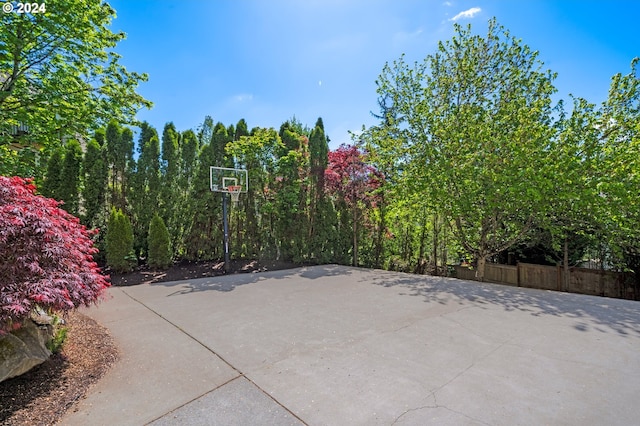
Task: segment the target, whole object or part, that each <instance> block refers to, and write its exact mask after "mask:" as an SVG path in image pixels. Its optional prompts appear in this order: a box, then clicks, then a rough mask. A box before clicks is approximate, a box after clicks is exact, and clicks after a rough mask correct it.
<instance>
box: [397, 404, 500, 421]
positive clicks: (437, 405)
mask: <svg viewBox="0 0 640 426" xmlns="http://www.w3.org/2000/svg"><path fill="white" fill-rule="evenodd" d="M434 399H435V397H434ZM434 408H435V409H438V408H444V409H445V410H447V411H451V412H452V413H455V414H459V415H461V416H462V417H465V418H467V419H469V420H471V421H473V422H476V423H480V424H483V425H486V426H491V424H490V423H487V422H484V421H482V420H480V419H477V418H475V417H471V416H469V415H468V414H465V413H463V412H460V411H456V410H453V409H451V408H449V407H447V406H446V405H440V404H437V403H436V404H435V405H422V406H420V407H416V408H410V409H408V410H406V411H405V412H404V413H402V414H400V415H399V416H398V417H396V418H395V419H394V421H393V422H392V423H391V426H393V425H395V424H397V423H398V422H399V421H400V419H402V417H404V416H406V415H407V414H409V413H412V412H415V411H420V410H424V409H434Z"/></svg>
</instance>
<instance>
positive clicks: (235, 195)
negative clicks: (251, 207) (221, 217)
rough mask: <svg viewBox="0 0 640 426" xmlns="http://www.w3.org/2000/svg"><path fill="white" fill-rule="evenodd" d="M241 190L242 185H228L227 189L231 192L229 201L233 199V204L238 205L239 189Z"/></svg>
mask: <svg viewBox="0 0 640 426" xmlns="http://www.w3.org/2000/svg"><path fill="white" fill-rule="evenodd" d="M241 190H242V185H228V186H227V191H228V192H229V194H231V201H233V205H234V206H237V205H238V200H240V191H241Z"/></svg>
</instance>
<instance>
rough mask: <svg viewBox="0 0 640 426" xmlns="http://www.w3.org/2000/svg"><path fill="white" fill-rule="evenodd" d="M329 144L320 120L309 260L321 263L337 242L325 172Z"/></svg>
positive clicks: (315, 135) (314, 134) (314, 138)
mask: <svg viewBox="0 0 640 426" xmlns="http://www.w3.org/2000/svg"><path fill="white" fill-rule="evenodd" d="M328 154H329V142H328V138H327V137H326V136H325V132H324V123H323V122H322V118H318V120H317V121H316V125H315V127H314V128H313V130H312V131H311V135H310V136H309V162H310V174H309V178H310V185H309V189H310V197H309V256H310V258H312V259H316V260H317V261H319V262H320V263H323V262H326V261H327V260H328V259H329V258H330V257H329V253H330V252H331V248H330V247H329V245H330V243H331V241H334V240H335V236H334V235H333V233H334V232H335V223H334V220H335V218H334V217H335V214H334V213H333V212H332V208H333V203H330V202H329V200H328V199H327V196H326V191H325V179H324V175H325V170H326V169H327V165H328V161H329V157H328Z"/></svg>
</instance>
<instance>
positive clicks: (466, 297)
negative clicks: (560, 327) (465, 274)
mask: <svg viewBox="0 0 640 426" xmlns="http://www.w3.org/2000/svg"><path fill="white" fill-rule="evenodd" d="M366 281H369V282H371V283H373V284H376V285H381V286H384V287H397V288H398V290H399V291H400V292H399V294H401V295H408V296H414V297H422V298H424V301H425V302H429V303H442V304H446V303H452V302H456V301H457V302H458V303H460V304H464V303H466V302H473V304H474V305H475V306H477V307H479V308H481V309H482V307H483V306H489V305H491V306H499V307H501V308H503V309H504V310H505V311H513V310H518V311H522V312H529V313H530V314H531V315H533V316H543V315H551V316H558V317H566V318H574V319H575V320H576V324H575V325H574V328H575V329H576V330H580V331H585V332H586V331H598V332H603V333H606V332H615V333H617V334H619V335H620V336H625V337H637V338H640V303H638V302H637V301H631V300H622V299H611V298H605V297H598V296H588V295H581V294H574V293H562V292H555V291H550V290H536V289H529V288H519V287H511V286H506V285H500V284H492V283H481V282H477V281H466V280H459V279H456V278H445V277H434V276H425V275H410V274H404V273H388V272H386V271H380V274H377V275H375V276H374V278H373V279H367V280H366Z"/></svg>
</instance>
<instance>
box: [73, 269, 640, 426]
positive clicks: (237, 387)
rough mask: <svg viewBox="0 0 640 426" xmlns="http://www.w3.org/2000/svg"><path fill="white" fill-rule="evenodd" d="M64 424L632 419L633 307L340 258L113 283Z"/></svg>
mask: <svg viewBox="0 0 640 426" xmlns="http://www.w3.org/2000/svg"><path fill="white" fill-rule="evenodd" d="M109 292H110V296H111V298H110V300H108V301H106V302H103V303H102V304H100V305H99V306H98V307H97V308H91V309H89V310H87V311H86V312H87V313H88V314H89V315H90V316H92V317H93V318H95V319H96V320H97V321H99V322H100V323H102V324H103V325H105V326H106V327H108V328H109V329H110V330H111V333H112V334H113V336H114V338H115V339H116V341H117V343H118V345H119V346H120V348H121V359H120V361H119V362H118V363H117V364H116V365H115V366H114V367H113V368H112V369H111V370H110V371H109V372H108V373H107V375H106V376H105V377H103V378H102V379H101V380H100V381H99V382H98V384H97V385H95V386H94V387H93V388H92V389H91V390H90V392H89V395H88V396H87V398H86V399H84V400H82V401H81V402H80V403H79V406H78V408H77V410H76V411H75V412H70V413H68V414H67V415H66V416H65V418H63V420H62V422H61V424H64V425H89V424H91V425H96V424H109V425H143V424H153V425H173V424H176V425H178V424H180V425H183V424H185V425H261V424H264V425H271V424H273V425H299V424H308V425H392V424H395V425H631V424H638V422H639V421H640V420H639V419H640V401H639V400H638V397H639V396H640V380H639V378H640V303H638V302H632V301H626V300H616V299H607V298H598V297H591V296H583V295H575V294H568V293H556V292H549V291H540V290H530V289H521V288H514V287H508V286H502V285H494V284H486V283H485V284H483V283H476V282H469V281H462V280H455V279H450V278H439V277H429V276H416V275H410V274H402V273H393V272H386V271H379V270H365V269H357V268H350V267H345V266H335V265H328V266H315V267H304V268H299V269H293V270H287V271H274V272H266V273H256V274H240V275H230V276H224V277H215V278H203V279H197V280H190V281H185V282H170V283H155V284H144V285H139V286H133V287H119V288H112V289H110V290H109Z"/></svg>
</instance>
